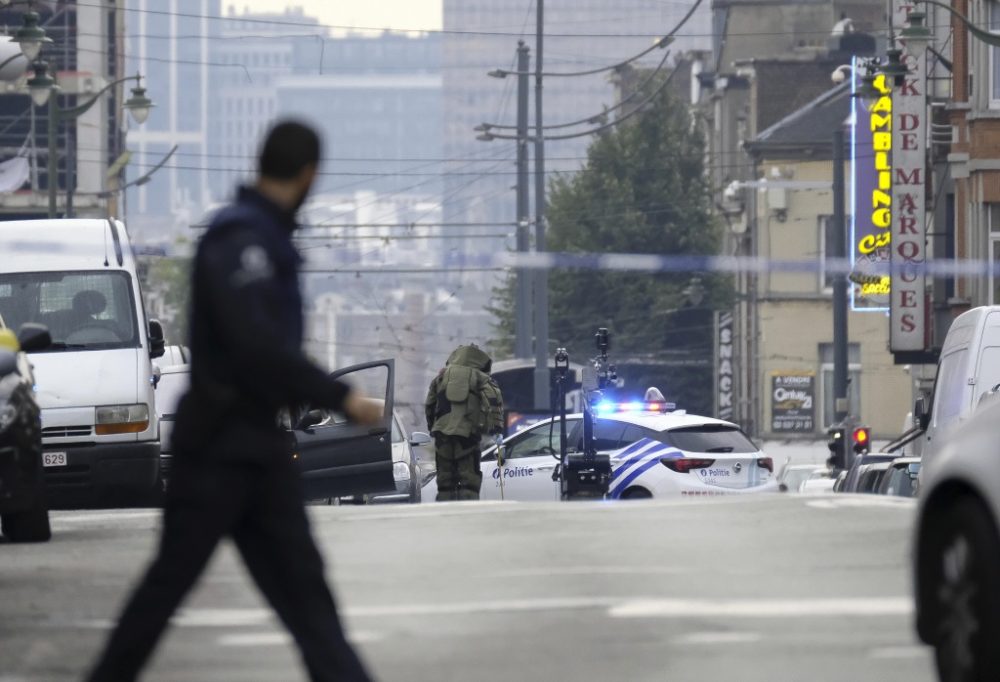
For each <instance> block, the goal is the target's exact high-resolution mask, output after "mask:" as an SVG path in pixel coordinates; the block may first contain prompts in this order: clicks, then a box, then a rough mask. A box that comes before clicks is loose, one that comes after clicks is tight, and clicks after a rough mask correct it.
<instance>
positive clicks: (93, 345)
mask: <svg viewBox="0 0 1000 682" xmlns="http://www.w3.org/2000/svg"><path fill="white" fill-rule="evenodd" d="M0 319H3V321H4V322H5V323H6V325H7V326H8V327H10V328H11V329H15V330H16V329H17V328H18V327H20V326H21V325H22V324H24V323H25V322H37V323H39V324H44V325H45V326H46V327H48V328H49V332H50V333H51V334H52V346H51V348H50V349H49V350H48V351H47V352H60V351H65V350H73V351H76V350H107V349H112V348H135V347H138V346H139V331H138V323H137V320H136V307H135V301H134V298H133V296H132V281H131V277H130V276H129V274H128V273H126V272H122V271H114V272H108V271H101V270H97V271H93V272H89V271H80V272H28V273H17V274H0Z"/></svg>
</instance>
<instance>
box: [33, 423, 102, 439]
mask: <svg viewBox="0 0 1000 682" xmlns="http://www.w3.org/2000/svg"><path fill="white" fill-rule="evenodd" d="M92 430H93V428H92V427H90V426H87V425H83V426H49V427H46V428H44V429H42V438H79V437H81V436H89V435H90V433H91V431H92Z"/></svg>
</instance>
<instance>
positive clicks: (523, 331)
mask: <svg viewBox="0 0 1000 682" xmlns="http://www.w3.org/2000/svg"><path fill="white" fill-rule="evenodd" d="M517 74H518V75H517V251H518V253H527V252H528V250H529V246H530V245H529V239H528V210H529V208H528V78H529V74H528V46H527V45H525V44H524V41H523V40H519V41H517ZM530 276H531V273H530V271H529V270H527V269H526V268H518V269H517V282H516V284H517V288H516V297H517V298H516V299H515V302H514V310H515V320H514V357H517V358H528V357H531V280H530V279H529V277H530Z"/></svg>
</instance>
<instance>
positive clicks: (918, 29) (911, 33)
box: [899, 10, 934, 56]
mask: <svg viewBox="0 0 1000 682" xmlns="http://www.w3.org/2000/svg"><path fill="white" fill-rule="evenodd" d="M926 18H927V15H926V14H924V13H923V12H921V11H920V10H913V11H912V12H910V13H909V14H908V15H907V17H906V19H907V22H908V23H907V25H906V27H905V28H904V29H903V30H902V31H900V32H899V37H900V38H902V39H903V42H904V43H905V44H906V50H907V51H908V52H909V53H910V54H912V55H914V56H919V55H921V54H923V52H924V50H926V49H927V46H928V45H930V43H931V39H932V38H933V37H934V34H933V33H932V32H931V30H930V28H928V27H927V26H926V25H925V24H924V20H925V19H926Z"/></svg>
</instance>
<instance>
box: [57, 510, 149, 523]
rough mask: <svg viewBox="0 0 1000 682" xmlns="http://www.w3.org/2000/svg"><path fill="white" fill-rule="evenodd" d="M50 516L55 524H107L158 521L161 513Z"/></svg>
mask: <svg viewBox="0 0 1000 682" xmlns="http://www.w3.org/2000/svg"><path fill="white" fill-rule="evenodd" d="M50 514H51V515H52V521H53V522H55V523H108V522H114V521H130V520H133V519H158V518H160V516H161V515H162V512H161V511H160V510H159V509H137V510H124V511H116V512H95V513H87V512H84V513H77V512H50Z"/></svg>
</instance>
